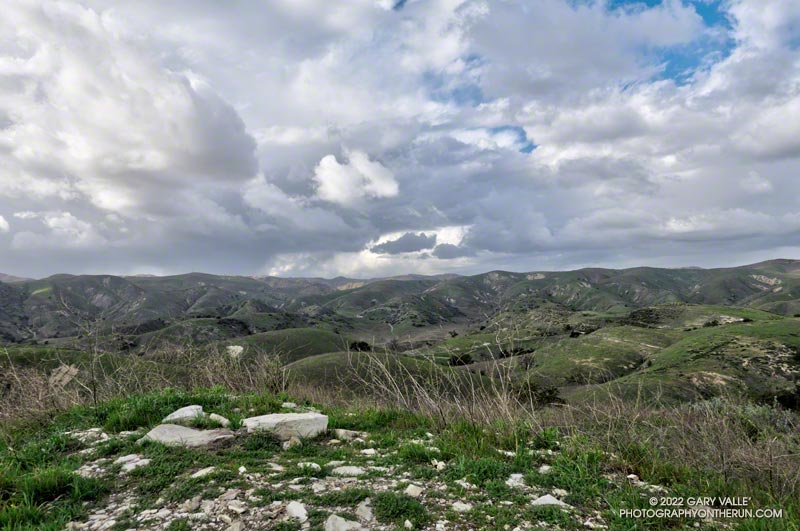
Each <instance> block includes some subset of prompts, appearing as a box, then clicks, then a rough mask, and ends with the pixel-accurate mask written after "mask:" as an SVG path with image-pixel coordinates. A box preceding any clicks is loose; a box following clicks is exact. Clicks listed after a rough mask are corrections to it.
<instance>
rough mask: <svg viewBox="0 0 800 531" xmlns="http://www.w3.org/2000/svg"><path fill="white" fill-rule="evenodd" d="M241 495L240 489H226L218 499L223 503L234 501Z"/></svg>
mask: <svg viewBox="0 0 800 531" xmlns="http://www.w3.org/2000/svg"><path fill="white" fill-rule="evenodd" d="M241 493H242V491H241V490H240V489H228V490H226V491H225V492H224V493H222V495H221V496H220V497H219V498H218V499H220V500H223V501H230V500H235V499H236V498H237V497H238V496H239V494H241Z"/></svg>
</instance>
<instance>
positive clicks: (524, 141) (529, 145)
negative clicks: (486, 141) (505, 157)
mask: <svg viewBox="0 0 800 531" xmlns="http://www.w3.org/2000/svg"><path fill="white" fill-rule="evenodd" d="M490 131H491V133H492V134H493V135H496V134H499V133H512V134H515V135H516V137H517V141H516V142H515V146H517V151H519V152H520V153H530V152H532V151H533V150H534V149H536V147H537V146H536V144H534V143H533V142H531V141H530V140H529V139H528V135H527V134H526V133H525V129H523V128H522V127H520V126H518V125H501V126H499V127H492V128H491V129H490Z"/></svg>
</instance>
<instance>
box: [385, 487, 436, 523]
mask: <svg viewBox="0 0 800 531" xmlns="http://www.w3.org/2000/svg"><path fill="white" fill-rule="evenodd" d="M372 506H373V511H374V513H375V518H377V519H378V521H379V522H385V523H394V524H397V525H403V523H404V522H405V521H406V520H409V521H410V522H411V523H412V524H413V525H414V527H417V528H419V527H421V526H424V525H425V524H427V523H428V521H429V520H430V516H429V515H428V511H427V510H426V509H425V507H424V506H423V505H422V504H421V503H420V502H419V501H418V500H415V499H414V498H412V497H411V496H407V495H405V494H398V493H395V492H381V493H380V494H378V495H377V496H375V499H374V500H373V502H372Z"/></svg>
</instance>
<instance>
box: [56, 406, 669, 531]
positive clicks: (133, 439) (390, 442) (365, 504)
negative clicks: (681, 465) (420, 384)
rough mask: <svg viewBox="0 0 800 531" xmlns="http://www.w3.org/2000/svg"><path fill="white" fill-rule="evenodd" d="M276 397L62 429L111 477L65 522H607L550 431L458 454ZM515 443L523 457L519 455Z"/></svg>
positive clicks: (338, 528) (303, 525) (610, 476)
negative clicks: (263, 411)
mask: <svg viewBox="0 0 800 531" xmlns="http://www.w3.org/2000/svg"><path fill="white" fill-rule="evenodd" d="M281 410H282V411H283V412H281V413H273V414H267V415H260V416H254V417H247V418H243V419H242V420H241V422H240V423H239V424H240V426H241V427H239V428H237V429H232V428H231V426H232V423H231V421H229V420H228V419H227V418H225V417H223V416H222V415H218V414H216V413H208V412H207V411H205V410H204V409H203V407H201V406H199V405H191V406H187V407H183V408H180V409H178V410H177V411H174V412H173V413H171V414H170V415H168V416H167V417H165V418H164V419H163V421H162V423H161V424H158V425H157V426H155V427H153V428H152V429H149V430H134V431H122V432H119V433H116V434H110V433H107V432H105V431H103V430H102V429H100V428H89V429H84V430H75V431H71V432H68V433H67V435H68V436H70V437H72V438H74V439H76V440H78V441H80V443H81V445H82V446H83V448H82V449H80V450H78V451H77V453H78V454H79V455H80V456H81V457H82V459H84V462H83V464H82V465H81V466H80V467H79V468H78V469H77V474H78V475H80V476H82V477H84V478H102V479H106V480H111V483H112V484H113V485H114V487H113V489H112V492H111V493H110V494H109V495H108V496H107V497H106V498H105V499H103V500H101V501H100V502H99V503H96V504H93V503H91V502H85V504H86V505H87V506H88V507H89V511H88V516H86V517H83V518H80V519H77V520H74V521H72V522H70V523H69V524H68V525H67V526H66V528H67V529H73V530H75V529H86V530H90V531H102V530H164V529H166V530H169V531H178V530H188V529H192V530H227V531H244V530H251V529H252V530H260V529H277V530H284V531H286V530H306V529H324V530H325V531H348V530H359V529H398V528H399V529H431V530H434V529H435V530H437V531H438V530H446V529H488V528H494V529H504V530H505V529H507V530H512V529H520V530H521V529H603V528H606V527H608V525H609V523H608V521H607V518H606V517H605V516H604V514H603V511H602V510H599V509H597V508H593V507H592V506H591V504H586V503H584V502H583V500H579V499H578V497H576V495H575V493H572V492H570V491H569V490H567V489H565V488H563V487H559V486H557V485H565V484H568V483H569V482H570V481H572V479H569V480H568V481H559V480H558V477H559V476H560V475H563V474H574V473H575V471H574V470H565V466H566V465H565V463H568V462H569V461H567V460H565V459H564V458H563V456H562V455H561V450H560V449H559V444H558V442H557V441H548V440H544V441H541V440H540V441H538V442H533V443H530V444H528V445H526V446H525V447H521V448H518V449H516V450H498V449H495V450H494V455H490V456H486V457H485V458H483V459H478V460H477V461H475V462H473V463H471V464H466V463H464V462H457V461H454V460H452V459H450V460H449V461H448V459H447V456H446V455H444V454H443V452H442V450H441V449H440V448H439V446H438V445H437V437H436V436H435V435H434V434H433V433H430V432H420V431H413V430H412V431H411V432H405V433H402V432H400V433H398V432H395V431H391V432H389V433H387V432H386V431H385V430H381V431H380V432H377V433H370V432H368V431H359V430H349V429H341V428H338V429H337V428H334V429H331V430H329V429H328V428H329V426H328V417H327V416H326V415H323V414H321V413H320V412H318V411H316V410H315V409H312V408H300V407H299V406H297V405H296V404H293V403H283V404H282V405H281ZM193 426H194V427H193ZM197 426H200V427H199V428H198V427H197ZM523 455H524V463H526V466H525V467H524V468H522V469H520V468H519V467H515V466H514V463H519V462H520V459H521V458H522V456H523ZM513 470H519V471H517V472H509V471H513ZM175 471H177V474H175V475H174V476H173V475H172V474H173V473H174V472H175ZM599 480H600V481H604V482H605V483H606V484H607V485H609V488H613V489H615V490H620V489H622V490H625V491H628V492H629V493H630V494H633V495H634V496H638V497H640V498H644V497H646V496H650V495H652V493H657V492H661V491H663V489H662V488H661V487H658V486H653V485H648V484H646V483H644V482H642V481H639V479H638V477H636V476H634V475H625V474H624V473H623V472H611V473H606V474H604V475H603V477H602V478H599ZM580 488H581V489H585V487H584V486H581V487H580ZM582 496H584V494H581V497H582ZM576 501H578V503H576Z"/></svg>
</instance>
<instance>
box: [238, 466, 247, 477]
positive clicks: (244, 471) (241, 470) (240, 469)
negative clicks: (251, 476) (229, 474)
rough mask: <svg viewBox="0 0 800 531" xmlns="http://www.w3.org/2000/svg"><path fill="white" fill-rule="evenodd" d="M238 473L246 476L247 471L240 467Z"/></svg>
mask: <svg viewBox="0 0 800 531" xmlns="http://www.w3.org/2000/svg"><path fill="white" fill-rule="evenodd" d="M238 472H239V474H240V475H241V474H246V473H247V469H246V468H245V467H243V466H240V467H239V470H238Z"/></svg>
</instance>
